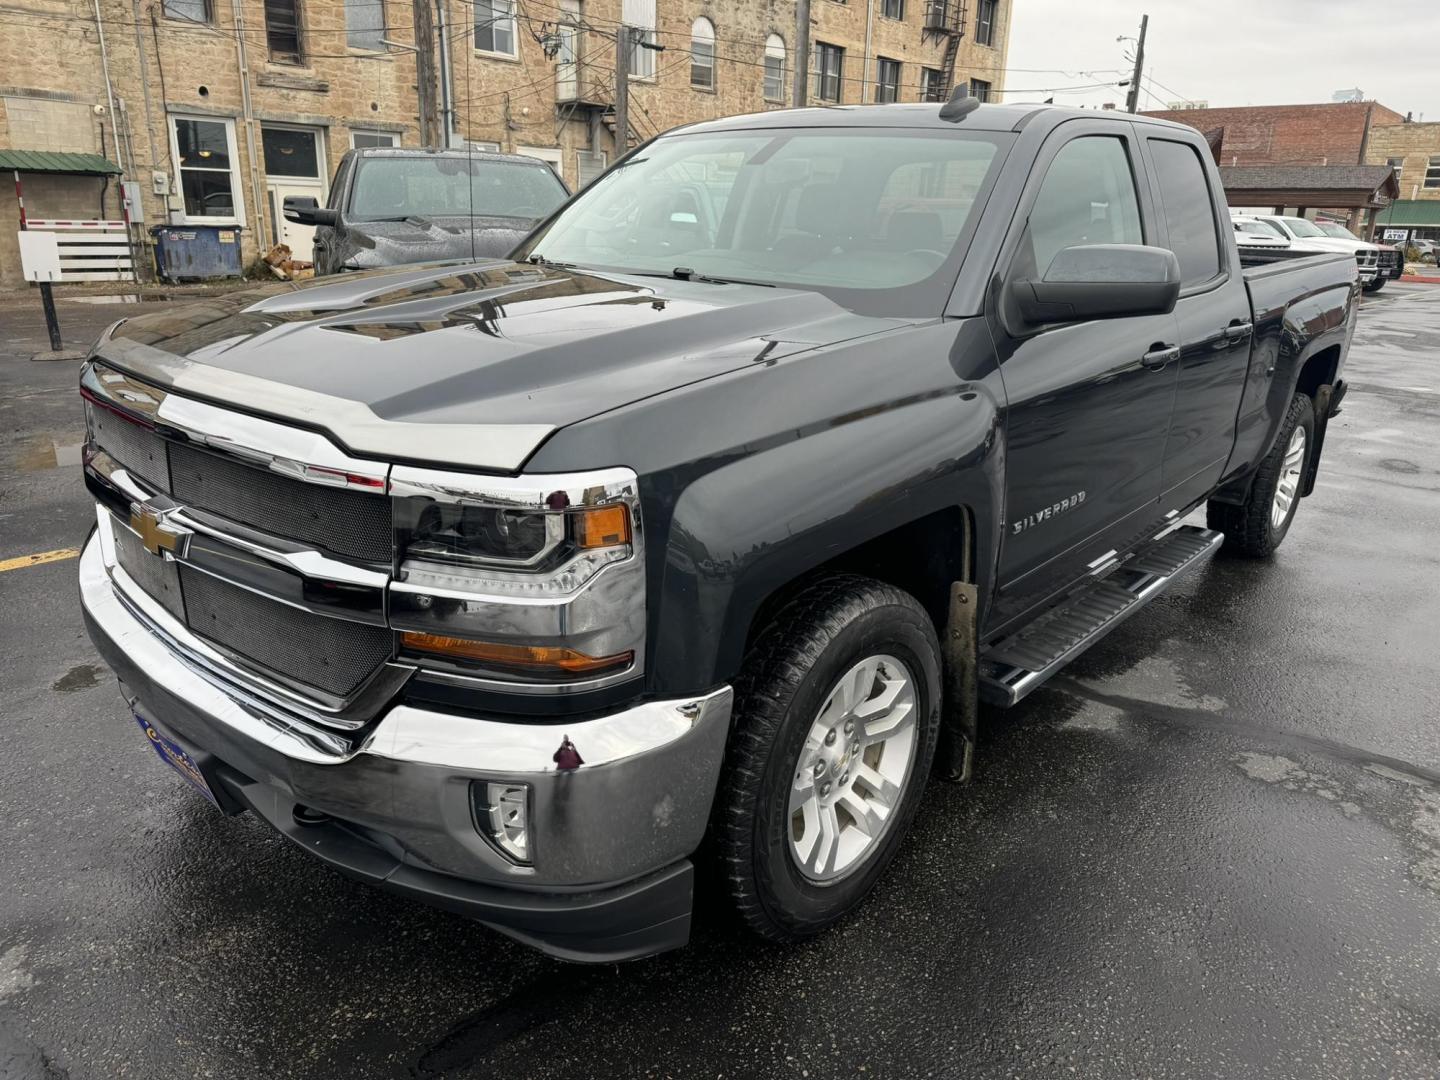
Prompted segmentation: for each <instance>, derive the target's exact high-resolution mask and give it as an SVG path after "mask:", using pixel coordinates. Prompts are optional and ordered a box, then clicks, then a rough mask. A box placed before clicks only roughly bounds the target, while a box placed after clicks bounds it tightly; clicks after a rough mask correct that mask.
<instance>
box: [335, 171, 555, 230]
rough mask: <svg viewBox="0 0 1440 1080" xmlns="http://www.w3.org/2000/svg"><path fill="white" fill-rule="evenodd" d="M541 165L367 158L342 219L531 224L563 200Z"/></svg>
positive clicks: (551, 175)
mask: <svg viewBox="0 0 1440 1080" xmlns="http://www.w3.org/2000/svg"><path fill="white" fill-rule="evenodd" d="M565 197H566V195H565V188H564V186H563V185H562V184H561V183H560V180H559V178H557V177H556V175H555V174H554V173H553V172H551V171H550V168H549V166H547V165H543V164H536V165H522V164H519V163H517V162H509V161H492V160H488V159H485V158H474V159H471V160H468V161H467V160H466V159H465V158H463V157H440V156H438V155H430V156H426V157H389V156H383V157H367V158H363V159H361V161H360V167H359V170H358V171H357V172H356V174H355V187H354V189H353V191H352V192H351V195H350V209H349V211H348V213H347V215H346V216H347V217H349V218H351V219H352V220H355V221H377V220H381V219H385V218H404V217H422V218H423V217H469V216H470V215H471V212H472V210H473V212H474V214H475V216H477V217H505V218H520V219H524V220H534V219H536V218H542V217H545V216H546V215H547V214H549V213H550V211H552V210H554V209H555V207H557V206H559V205H560V204H561V203H562V202H564V201H565Z"/></svg>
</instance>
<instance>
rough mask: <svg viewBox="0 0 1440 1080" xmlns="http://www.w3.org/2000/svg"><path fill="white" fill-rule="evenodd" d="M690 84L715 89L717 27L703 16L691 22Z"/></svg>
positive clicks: (703, 88)
mask: <svg viewBox="0 0 1440 1080" xmlns="http://www.w3.org/2000/svg"><path fill="white" fill-rule="evenodd" d="M646 51H647V52H648V51H649V50H648V49H647V50H646ZM690 85H691V86H694V87H696V88H697V89H700V90H714V89H715V27H714V26H712V25H711V23H710V20H709V19H707V18H704V17H703V16H702V17H701V18H698V19H696V20H695V21H694V22H693V23H691V24H690Z"/></svg>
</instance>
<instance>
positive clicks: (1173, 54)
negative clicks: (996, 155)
mask: <svg viewBox="0 0 1440 1080" xmlns="http://www.w3.org/2000/svg"><path fill="white" fill-rule="evenodd" d="M1013 3H1014V11H1013V15H1012V19H1013V24H1012V26H1011V31H1010V57H1009V61H1008V63H1009V73H1008V75H1007V76H1006V79H1005V82H1006V84H1007V86H1008V87H1013V88H1014V89H1015V90H1017V91H1027V90H1042V89H1046V90H1048V89H1050V88H1056V89H1057V91H1058V92H1056V93H1055V95H1054V96H1055V101H1056V103H1057V104H1065V105H1082V104H1083V105H1092V106H1093V105H1099V104H1101V103H1102V102H1105V101H1115V102H1116V103H1117V104H1119V105H1120V106H1122V107H1123V105H1124V101H1125V93H1126V91H1125V90H1123V89H1120V88H1116V87H1114V86H1108V87H1092V88H1089V89H1083V90H1063V91H1060V90H1059V88H1062V87H1067V88H1068V87H1078V86H1082V85H1084V84H1087V83H1097V82H1101V81H1109V82H1113V81H1116V80H1119V79H1121V78H1125V77H1126V76H1125V75H1122V74H1118V73H1116V72H1114V71H1107V70H1105V69H1110V68H1126V67H1128V66H1129V64H1130V61H1127V60H1126V59H1125V57H1126V55H1127V52H1128V51H1129V50H1130V49H1132V48H1133V46H1132V45H1131V44H1130V43H1129V42H1119V43H1117V42H1116V40H1115V39H1116V37H1118V36H1119V35H1122V34H1124V35H1128V36H1130V37H1136V36H1138V34H1139V32H1140V16H1141V14H1142V13H1145V12H1148V13H1149V15H1150V34H1149V38H1148V40H1147V43H1146V46H1145V67H1146V72H1147V73H1148V74H1149V75H1150V76H1152V77H1153V78H1154V80H1155V82H1150V81H1146V82H1145V84H1144V85H1145V89H1146V91H1147V94H1148V93H1153V94H1154V95H1155V96H1154V97H1153V98H1151V97H1148V96H1147V97H1146V98H1145V99H1144V101H1145V107H1146V108H1164V107H1165V106H1166V104H1167V103H1169V102H1170V101H1175V100H1181V99H1188V100H1200V101H1208V102H1209V103H1210V105H1211V106H1212V107H1220V106H1223V105H1291V104H1301V103H1309V102H1317V101H1329V100H1331V95H1332V94H1333V93H1334V92H1335V91H1336V90H1343V89H1352V88H1355V87H1359V88H1360V89H1361V90H1363V91H1364V92H1365V96H1366V97H1367V98H1373V99H1375V100H1377V101H1379V102H1381V103H1382V104H1384V105H1387V106H1389V107H1390V108H1392V109H1394V110H1395V111H1396V112H1399V113H1402V114H1403V113H1406V112H1414V113H1415V114H1416V119H1419V114H1420V113H1424V114H1425V118H1426V119H1427V120H1434V121H1440V0H1378V2H1370V3H1366V2H1363V0H1013ZM1401 53H1408V56H1402V55H1400V54H1401ZM1129 55H1131V56H1133V55H1134V54H1133V52H1131V53H1129ZM977 74H978V73H977ZM1047 96H1049V95H1048V94H1043V93H1037V94H1030V93H1011V92H1009V91H1008V90H1007V93H1006V95H1005V100H1006V101H1027V100H1037V101H1038V100H1041V99H1042V98H1044V97H1047Z"/></svg>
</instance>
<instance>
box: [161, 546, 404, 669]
mask: <svg viewBox="0 0 1440 1080" xmlns="http://www.w3.org/2000/svg"><path fill="white" fill-rule="evenodd" d="M180 585H181V588H182V589H183V591H184V595H185V611H186V614H187V615H188V617H189V618H188V622H189V626H190V629H191V630H193V631H194V632H195V633H197V634H199V635H200V636H201V637H204V638H206V639H208V640H210V641H212V642H214V643H215V644H216V645H218V646H220V647H221V648H222V649H226V650H229V651H230V652H233V653H238V654H239V655H240V656H241V657H243V658H245V659H246V660H249V661H251V662H252V663H255V664H258V665H259V666H260V667H262V668H266V669H269V670H270V671H274V672H276V673H278V674H280V675H283V676H285V677H286V678H288V679H292V680H294V681H296V682H300V683H304V684H306V685H308V686H314V687H317V688H319V689H321V690H324V691H325V692H327V693H330V694H334V695H336V696H338V697H346V696H348V695H349V694H351V693H353V692H354V691H355V690H357V689H359V687H360V684H361V683H363V682H364V681H365V680H366V679H367V678H368V677H369V676H370V674H371V673H372V672H374V671H375V669H376V668H378V667H379V666H380V665H381V664H383V663H384V662H385V661H386V660H387V659H389V657H390V654H391V651H392V641H393V635H392V633H391V632H390V630H388V629H386V628H385V627H381V626H368V625H365V624H362V623H355V622H348V621H346V620H343V619H332V618H327V617H326V616H323V615H312V614H311V613H309V612H307V611H301V610H300V609H298V608H293V607H290V606H289V605H288V604H282V603H279V602H278V601H275V600H268V599H266V598H265V597H263V596H258V595H256V594H255V593H252V592H250V591H249V590H248V589H242V588H240V587H239V586H237V585H231V584H229V583H227V582H224V581H221V580H220V579H219V578H216V577H212V576H210V575H209V574H207V573H205V572H204V571H203V570H196V569H194V568H193V567H190V566H185V565H181V566H180Z"/></svg>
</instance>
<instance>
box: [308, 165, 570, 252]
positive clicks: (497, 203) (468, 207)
mask: <svg viewBox="0 0 1440 1080" xmlns="http://www.w3.org/2000/svg"><path fill="white" fill-rule="evenodd" d="M569 196H570V192H569V191H568V189H567V188H566V187H565V184H564V182H562V181H561V179H560V178H559V177H558V176H556V175H555V171H554V170H553V169H551V168H550V166H549V165H547V164H545V162H543V161H540V160H539V159H537V158H530V157H523V156H521V155H518V154H492V153H484V152H481V151H474V150H416V149H402V148H396V147H388V146H372V147H365V148H362V149H359V150H351V151H349V152H348V153H346V154H345V156H344V157H342V158H341V159H340V166H339V168H337V169H336V170H335V180H334V182H333V183H332V184H331V186H330V199H329V205H328V206H325V207H321V206H319V205H318V204H317V202H316V200H315V199H313V198H308V197H300V196H294V195H291V196H287V197H286V199H285V203H284V213H285V217H286V219H287V220H289V221H293V222H295V223H296V224H299V225H313V226H315V250H314V261H315V273H316V274H317V275H324V274H334V273H338V272H340V271H342V270H373V269H376V268H377V267H384V266H403V265H407V264H411V263H422V262H434V261H437V260H443V259H476V258H485V257H489V256H497V255H505V254H507V253H508V252H509V251H510V250H511V249H512V248H514V247H515V245H516V244H518V243H519V242H520V241H521V240H522V239H523V238H524V236H525V234H526V233H528V232H529V231H530V230H531V229H532V228H533V227H534V226H535V225H536V224H537V223H538V222H539V221H541V220H542V219H544V218H546V217H548V216H549V215H550V213H551V212H552V211H553V210H554V209H555V208H556V207H557V206H559V205H560V204H561V203H562V202H564V201H565V200H566V199H567V198H569Z"/></svg>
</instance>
